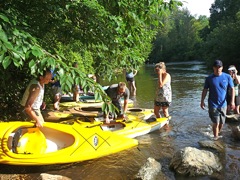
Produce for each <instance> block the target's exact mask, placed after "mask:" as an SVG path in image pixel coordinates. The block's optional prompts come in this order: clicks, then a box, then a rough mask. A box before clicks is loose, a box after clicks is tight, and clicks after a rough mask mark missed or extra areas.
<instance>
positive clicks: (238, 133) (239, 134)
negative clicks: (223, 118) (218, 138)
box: [232, 126, 240, 140]
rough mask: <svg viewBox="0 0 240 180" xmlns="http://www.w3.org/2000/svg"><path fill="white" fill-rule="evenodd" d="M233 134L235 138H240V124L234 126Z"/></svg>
mask: <svg viewBox="0 0 240 180" xmlns="http://www.w3.org/2000/svg"><path fill="white" fill-rule="evenodd" d="M232 135H233V138H234V139H236V140H240V127H239V126H234V127H232Z"/></svg>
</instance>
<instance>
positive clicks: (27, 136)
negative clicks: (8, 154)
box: [8, 127, 75, 155]
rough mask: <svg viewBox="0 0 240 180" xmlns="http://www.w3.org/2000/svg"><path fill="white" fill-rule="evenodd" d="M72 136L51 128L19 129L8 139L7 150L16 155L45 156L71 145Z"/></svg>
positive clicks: (72, 141) (73, 139) (73, 140)
mask: <svg viewBox="0 0 240 180" xmlns="http://www.w3.org/2000/svg"><path fill="white" fill-rule="evenodd" d="M74 142H75V138H74V136H73V135H71V134H68V133H65V132H63V131H58V130H55V129H52V128H48V127H43V128H41V129H39V128H35V127H21V128H18V129H17V130H16V131H14V132H13V133H12V134H11V136H9V139H8V148H9V149H10V150H11V151H12V152H13V153H16V154H34V155H40V154H46V153H51V152H55V151H58V150H61V149H64V148H67V147H69V146H71V145H73V144H74Z"/></svg>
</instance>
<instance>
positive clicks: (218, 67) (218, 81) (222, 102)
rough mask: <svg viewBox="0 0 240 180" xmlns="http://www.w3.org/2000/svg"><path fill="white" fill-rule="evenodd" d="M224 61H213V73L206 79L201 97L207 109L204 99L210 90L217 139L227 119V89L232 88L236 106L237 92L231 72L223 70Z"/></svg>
mask: <svg viewBox="0 0 240 180" xmlns="http://www.w3.org/2000/svg"><path fill="white" fill-rule="evenodd" d="M222 70H223V63H222V61H220V60H215V61H214V63H213V74H211V75H209V76H208V77H207V78H206V79H205V84H204V88H203V91H202V97H201V104H200V106H201V108H202V109H205V103H204V99H205V97H206V95H207V93H208V91H209V96H208V113H209V117H210V119H211V121H212V123H213V125H212V130H213V135H214V140H217V139H218V138H219V137H220V136H219V132H221V130H222V128H223V125H224V123H225V119H226V113H227V91H228V88H229V89H230V90H231V92H232V93H231V102H230V106H231V108H233V109H234V107H235V102H234V101H235V92H234V85H233V81H232V78H231V76H230V75H229V74H227V73H224V72H222Z"/></svg>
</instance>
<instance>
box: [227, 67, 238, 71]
mask: <svg viewBox="0 0 240 180" xmlns="http://www.w3.org/2000/svg"><path fill="white" fill-rule="evenodd" d="M228 70H229V71H232V70H236V68H235V67H234V66H232V67H230V68H228Z"/></svg>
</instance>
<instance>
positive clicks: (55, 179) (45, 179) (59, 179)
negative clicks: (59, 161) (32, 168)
mask: <svg viewBox="0 0 240 180" xmlns="http://www.w3.org/2000/svg"><path fill="white" fill-rule="evenodd" d="M40 176H41V179H42V180H71V179H70V178H68V177H65V176H61V175H52V174H47V173H41V174H40Z"/></svg>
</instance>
